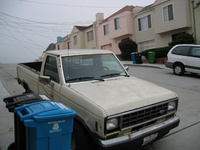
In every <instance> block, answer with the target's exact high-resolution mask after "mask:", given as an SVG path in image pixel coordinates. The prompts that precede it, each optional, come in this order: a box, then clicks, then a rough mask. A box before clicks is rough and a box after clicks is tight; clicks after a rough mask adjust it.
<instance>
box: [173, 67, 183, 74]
mask: <svg viewBox="0 0 200 150" xmlns="http://www.w3.org/2000/svg"><path fill="white" fill-rule="evenodd" d="M174 70H175V73H176V74H181V73H182V68H181V67H180V66H176V67H175V69H174Z"/></svg>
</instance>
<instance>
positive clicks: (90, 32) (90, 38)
mask: <svg viewBox="0 0 200 150" xmlns="http://www.w3.org/2000/svg"><path fill="white" fill-rule="evenodd" d="M93 40H94V34H93V30H92V31H89V32H87V41H88V42H90V41H93Z"/></svg>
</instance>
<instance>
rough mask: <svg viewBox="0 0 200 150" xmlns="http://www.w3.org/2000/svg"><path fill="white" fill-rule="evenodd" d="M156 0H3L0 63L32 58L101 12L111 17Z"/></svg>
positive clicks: (0, 20) (0, 5) (30, 59)
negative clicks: (123, 10)
mask: <svg viewBox="0 0 200 150" xmlns="http://www.w3.org/2000/svg"><path fill="white" fill-rule="evenodd" d="M154 2H155V0H0V63H19V62H28V61H33V60H34V59H36V58H38V57H39V56H41V54H42V52H43V51H44V50H45V49H46V48H47V47H48V45H49V44H50V43H56V38H57V36H62V37H63V36H66V35H68V34H70V32H71V30H72V28H73V26H75V25H81V26H82V25H83V26H88V25H90V24H92V23H93V22H94V21H95V15H96V13H98V12H102V13H104V18H107V17H109V16H110V15H112V14H113V13H115V12H116V11H118V10H120V9H121V8H123V7H124V6H126V5H133V6H143V7H144V6H147V5H150V4H152V3H154Z"/></svg>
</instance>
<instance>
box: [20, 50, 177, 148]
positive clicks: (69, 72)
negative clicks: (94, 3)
mask: <svg viewBox="0 0 200 150" xmlns="http://www.w3.org/2000/svg"><path fill="white" fill-rule="evenodd" d="M17 75H18V81H19V83H20V84H21V85H22V86H23V87H24V88H25V89H26V91H27V92H35V93H40V94H45V95H47V96H48V97H49V98H50V99H52V100H54V101H59V102H62V103H64V104H66V105H68V106H69V107H71V108H72V109H73V110H75V111H76V112H77V117H75V124H74V132H73V134H74V135H75V136H74V141H75V142H74V143H75V144H74V145H75V148H76V149H78V150H79V149H87V150H89V149H128V147H132V148H135V147H138V146H143V145H145V144H147V143H150V142H152V141H155V140H157V139H159V138H161V137H163V136H164V135H165V134H167V133H168V132H169V131H170V130H171V129H173V128H175V127H177V126H178V125H179V122H180V119H179V117H178V116H176V114H175V113H176V111H177V107H178V97H177V95H176V94H175V93H174V92H172V91H169V90H167V89H165V88H162V87H159V86H157V85H154V84H152V83H149V82H147V81H144V80H141V79H138V78H135V77H131V76H130V75H129V74H128V72H127V69H125V68H124V67H123V65H122V64H121V62H120V61H119V60H118V58H117V57H116V56H115V55H114V54H113V53H112V52H110V51H107V50H96V49H95V50H83V49H81V50H57V51H48V52H46V53H45V54H44V57H43V61H42V62H30V63H20V64H18V66H17Z"/></svg>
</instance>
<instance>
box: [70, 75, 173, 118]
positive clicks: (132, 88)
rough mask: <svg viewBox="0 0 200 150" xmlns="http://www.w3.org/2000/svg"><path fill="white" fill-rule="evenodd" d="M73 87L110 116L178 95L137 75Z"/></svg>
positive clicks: (74, 85)
mask: <svg viewBox="0 0 200 150" xmlns="http://www.w3.org/2000/svg"><path fill="white" fill-rule="evenodd" d="M71 88H72V89H73V90H75V91H76V92H77V93H79V94H81V95H82V96H83V97H85V98H86V100H88V101H90V103H93V105H96V106H97V107H99V108H101V109H103V111H105V113H106V114H107V115H108V116H110V115H113V114H116V113H121V112H124V111H128V110H133V109H136V108H141V107H144V106H148V105H151V104H154V103H158V102H161V101H164V100H169V99H172V98H174V97H177V95H176V94H175V93H174V92H172V91H169V90H167V89H165V88H162V87H159V86H157V85H154V84H152V83H149V82H147V81H144V80H141V79H138V78H135V77H120V78H112V79H107V80H105V81H94V82H85V83H79V84H72V85H71ZM88 109H91V108H88Z"/></svg>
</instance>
